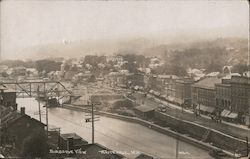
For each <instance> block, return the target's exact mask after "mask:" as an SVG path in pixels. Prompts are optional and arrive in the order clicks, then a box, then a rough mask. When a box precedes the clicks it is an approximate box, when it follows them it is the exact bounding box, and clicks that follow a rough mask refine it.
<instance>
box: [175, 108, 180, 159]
mask: <svg viewBox="0 0 250 159" xmlns="http://www.w3.org/2000/svg"><path fill="white" fill-rule="evenodd" d="M175 114H176V117H177V118H178V112H177V109H175ZM179 124H180V122H178V125H177V129H179V126H180V125H179ZM175 158H176V159H178V158H179V137H178V136H176V145H175Z"/></svg>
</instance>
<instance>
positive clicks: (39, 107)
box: [37, 85, 42, 122]
mask: <svg viewBox="0 0 250 159" xmlns="http://www.w3.org/2000/svg"><path fill="white" fill-rule="evenodd" d="M37 95H38V112H39V121H40V122H42V117H41V104H40V87H39V85H38V87H37Z"/></svg>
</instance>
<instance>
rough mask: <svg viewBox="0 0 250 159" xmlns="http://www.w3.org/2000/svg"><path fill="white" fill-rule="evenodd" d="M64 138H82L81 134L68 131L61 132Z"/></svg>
mask: <svg viewBox="0 0 250 159" xmlns="http://www.w3.org/2000/svg"><path fill="white" fill-rule="evenodd" d="M60 136H61V137H62V138H63V139H64V140H67V139H68V138H73V139H75V140H77V139H82V138H81V137H80V136H79V135H77V134H76V133H67V134H61V135H60Z"/></svg>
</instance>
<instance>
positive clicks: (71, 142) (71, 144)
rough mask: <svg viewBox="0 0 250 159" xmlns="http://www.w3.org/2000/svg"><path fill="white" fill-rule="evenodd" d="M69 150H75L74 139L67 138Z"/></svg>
mask: <svg viewBox="0 0 250 159" xmlns="http://www.w3.org/2000/svg"><path fill="white" fill-rule="evenodd" d="M67 150H73V138H72V137H69V138H67Z"/></svg>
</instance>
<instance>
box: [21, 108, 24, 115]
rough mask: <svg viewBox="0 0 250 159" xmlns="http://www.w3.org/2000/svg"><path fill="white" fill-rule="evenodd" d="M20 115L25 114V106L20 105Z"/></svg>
mask: <svg viewBox="0 0 250 159" xmlns="http://www.w3.org/2000/svg"><path fill="white" fill-rule="evenodd" d="M21 115H25V108H24V107H21Z"/></svg>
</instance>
